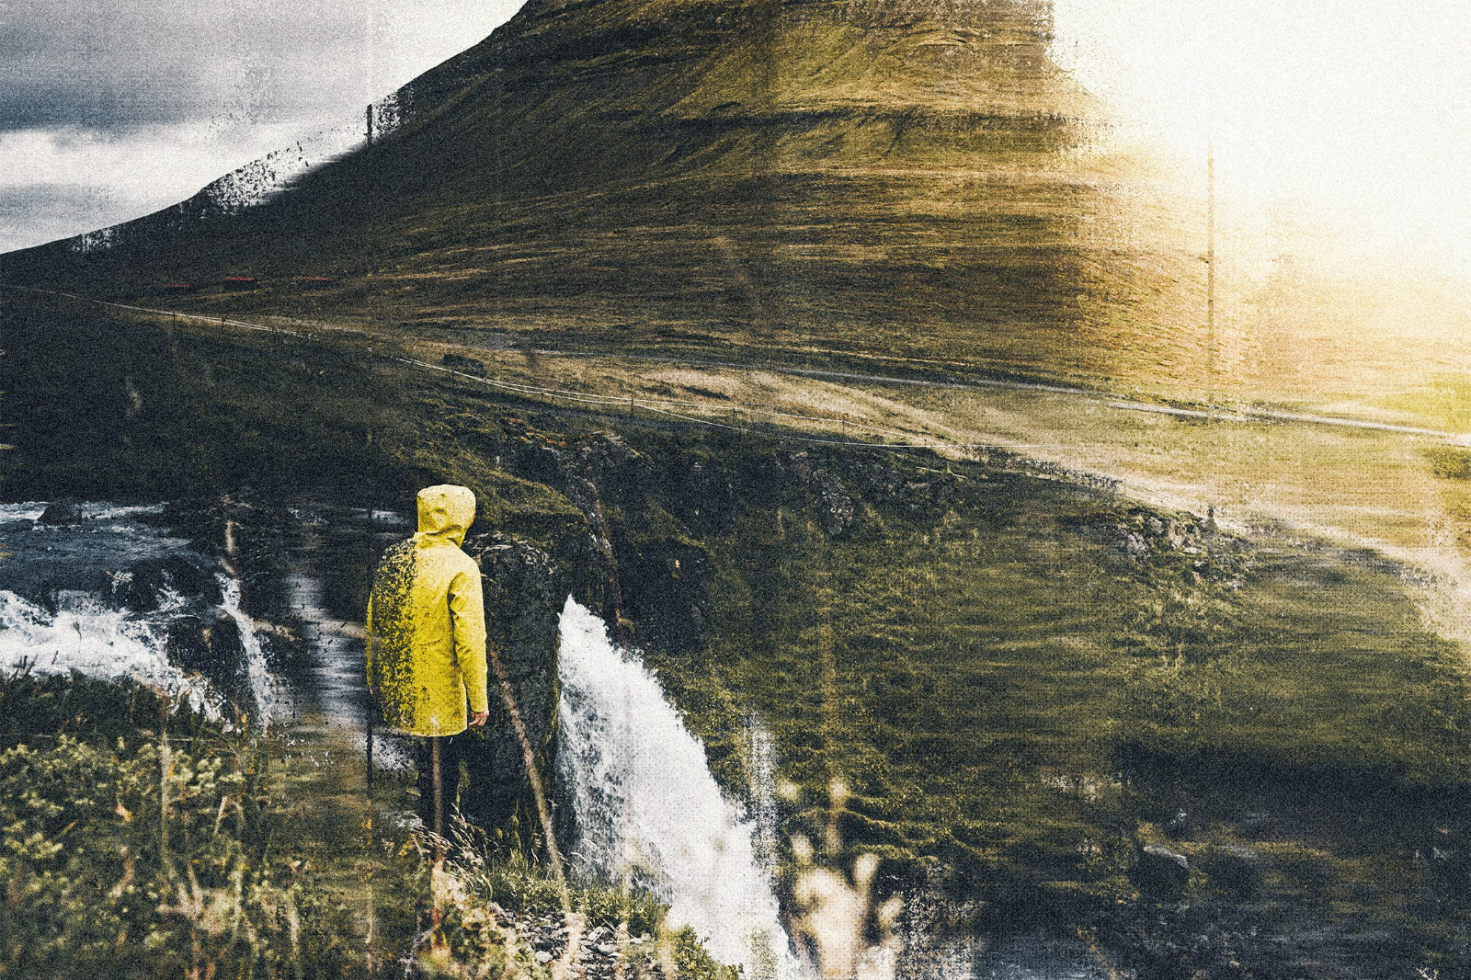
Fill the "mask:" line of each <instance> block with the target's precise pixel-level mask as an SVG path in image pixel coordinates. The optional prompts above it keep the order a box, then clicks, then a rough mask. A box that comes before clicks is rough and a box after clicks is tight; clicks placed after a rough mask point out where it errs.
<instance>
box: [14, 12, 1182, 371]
mask: <svg viewBox="0 0 1471 980" xmlns="http://www.w3.org/2000/svg"><path fill="white" fill-rule="evenodd" d="M1050 43H1051V9H1050V5H1048V4H1046V3H1042V2H1031V0H990V2H971V3H960V2H941V0H922V2H919V0H917V2H908V3H898V4H879V3H872V2H866V0H804V2H793V0H786V2H782V0H596V2H557V0H533V2H531V3H528V4H527V5H526V6H525V7H524V8H523V9H522V10H521V11H520V12H518V13H517V14H516V15H515V17H513V18H512V19H511V21H509V22H508V23H507V24H505V25H503V26H502V28H500V29H499V30H497V31H496V32H495V33H493V34H492V35H491V36H490V37H489V38H487V39H486V40H485V41H482V42H481V43H480V44H478V45H476V46H474V47H472V48H470V49H469V50H467V51H466V52H464V53H462V54H461V55H458V56H456V57H454V58H451V59H449V60H448V61H447V62H445V63H444V64H442V65H440V66H438V67H437V68H435V69H432V70H431V71H429V72H427V73H426V74H425V75H423V76H420V78H418V79H416V80H415V81H413V82H411V83H409V85H407V86H405V87H404V88H403V89H401V90H400V91H399V92H398V93H397V94H396V95H395V96H394V97H393V99H392V102H391V104H392V106H393V107H394V112H395V113H396V115H397V120H396V128H395V129H393V130H392V131H391V132H390V133H388V134H387V135H386V136H384V137H383V138H380V139H376V140H374V141H373V143H372V144H371V145H369V146H366V147H364V148H362V149H360V150H358V151H357V152H354V153H350V154H348V155H347V156H345V157H343V158H342V159H339V160H338V161H336V162H334V163H332V164H330V165H327V166H324V167H321V168H318V169H316V170H314V171H312V172H309V173H307V174H306V175H304V176H303V177H301V178H300V179H299V180H298V181H297V182H296V183H295V184H294V185H293V186H292V187H290V188H289V189H287V190H285V191H283V192H282V193H280V194H279V195H277V196H275V197H274V198H272V199H271V200H268V201H266V202H265V203H264V204H262V205H260V206H258V207H254V208H249V209H246V210H245V211H244V212H242V213H239V214H227V215H219V216H208V215H206V216H205V217H204V218H203V219H202V220H201V219H199V218H197V217H195V216H193V215H186V216H185V219H184V220H176V219H175V218H174V217H172V216H170V215H168V214H164V215H163V216H153V217H151V218H145V219H140V221H137V222H132V223H130V224H128V225H124V226H121V228H119V229H118V232H117V236H116V239H117V241H116V242H115V243H114V244H113V245H112V246H111V247H109V248H107V249H106V250H103V251H101V252H96V253H91V254H88V255H85V256H77V255H74V254H69V253H67V252H66V251H65V249H64V248H59V247H57V246H55V245H53V246H46V247H43V248H42V249H36V250H30V251H29V252H25V253H18V254H14V255H12V256H8V257H7V258H6V262H5V266H6V269H5V274H6V278H7V279H10V280H11V281H17V280H19V281H22V282H26V283H28V284H39V283H42V282H46V281H51V282H57V281H60V282H66V283H68V284H70V285H76V284H77V281H78V279H81V280H83V281H90V282H91V283H92V284H94V286H99V287H101V288H102V290H103V291H105V292H108V293H109V294H110V295H113V296H139V295H144V294H146V293H147V292H149V291H150V289H155V288H156V284H157V283H159V282H161V281H164V280H169V281H179V280H182V281H196V280H197V281H200V282H202V283H209V282H218V281H219V279H220V277H222V276H223V275H226V274H236V275H251V276H256V277H260V278H265V279H277V280H287V279H290V278H292V277H294V276H301V275H306V274H319V273H322V272H327V271H330V272H332V273H333V274H334V275H337V276H340V277H341V278H342V280H343V282H342V283H341V284H340V285H338V286H336V287H334V288H333V289H330V290H326V291H323V292H322V293H321V294H320V295H315V296H314V297H313V303H314V304H316V308H318V309H324V310H327V311H329V312H333V313H337V314H344V315H367V316H374V317H380V318H381V317H389V318H392V319H394V320H395V321H398V322H401V323H405V324H408V325H409V326H410V328H414V325H415V324H421V325H422V323H424V322H428V323H432V324H450V325H452V326H453V327H454V328H455V329H461V330H466V331H471V332H473V331H476V330H487V329H489V330H495V331H498V332H506V331H509V332H511V333H512V334H515V335H525V336H527V337H528V342H530V339H529V338H533V337H534V338H537V340H536V342H539V343H545V342H558V343H563V344H565V343H569V342H577V343H580V344H592V345H594V346H605V345H620V344H630V343H631V344H636V345H640V346H650V345H655V346H657V345H668V344H671V343H688V344H692V345H694V346H697V347H709V346H711V345H719V346H728V345H730V344H736V345H741V346H749V347H751V348H753V350H754V351H755V352H757V353H759V352H760V351H762V350H765V351H768V352H769V351H771V350H776V349H781V350H796V351H807V352H809V353H810V354H811V355H812V356H814V357H816V358H818V359H822V358H830V357H834V356H836V357H843V356H847V355H848V354H852V353H863V352H864V351H868V352H872V351H874V350H879V349H887V350H892V349H894V348H896V347H897V348H899V349H902V350H906V351H910V352H912V353H913V355H914V356H915V357H916V358H920V359H927V360H935V361H941V362H944V363H947V364H951V365H953V366H965V367H976V368H979V369H994V370H1008V371H1016V370H1019V371H1023V372H1027V373H1042V374H1050V375H1058V376H1066V377H1104V378H1106V377H1109V376H1111V375H1113V374H1115V373H1117V369H1116V367H1115V366H1114V365H1113V364H1112V360H1113V359H1114V358H1115V355H1116V353H1117V350H1116V348H1117V346H1118V345H1117V343H1116V342H1115V339H1114V337H1113V335H1114V334H1115V333H1116V332H1117V329H1118V328H1119V326H1120V325H1121V324H1122V325H1123V327H1124V328H1125V330H1126V332H1127V333H1128V334H1129V337H1128V338H1126V341H1127V343H1135V342H1136V341H1137V342H1138V343H1142V344H1144V345H1145V346H1146V347H1149V348H1150V350H1151V351H1153V352H1154V354H1153V355H1152V356H1157V357H1158V358H1160V359H1163V360H1164V361H1166V362H1169V363H1171V364H1174V365H1176V366H1178V365H1179V364H1185V365H1186V367H1187V368H1188V367H1190V366H1191V365H1192V364H1193V362H1194V360H1195V359H1197V356H1196V353H1195V350H1196V347H1197V346H1198V345H1197V344H1196V342H1195V341H1196V338H1195V334H1196V333H1198V329H1197V328H1196V327H1195V326H1194V323H1195V321H1196V320H1197V319H1198V317H1197V315H1196V313H1197V310H1198V307H1199V305H1200V304H1199V299H1200V294H1201V291H1202V289H1201V287H1202V286H1203V281H1202V280H1203V276H1202V274H1201V270H1200V269H1199V268H1198V267H1197V266H1198V263H1196V262H1195V261H1194V257H1193V256H1192V255H1187V254H1186V253H1185V251H1184V250H1182V249H1181V248H1180V247H1179V245H1178V241H1179V240H1180V237H1181V236H1179V235H1178V234H1176V233H1175V231H1174V224H1175V223H1176V222H1177V221H1178V220H1179V215H1177V214H1175V213H1173V212H1172V210H1171V209H1170V208H1169V207H1165V208H1158V207H1156V208H1155V209H1154V211H1153V212H1151V211H1150V210H1149V208H1148V207H1146V208H1144V209H1142V210H1141V209H1140V208H1138V207H1134V206H1133V205H1131V204H1129V203H1128V194H1120V193H1117V192H1116V191H1117V189H1116V187H1115V185H1117V184H1119V182H1120V178H1119V176H1118V175H1117V174H1116V173H1110V172H1109V168H1108V167H1107V166H1106V165H1104V164H1102V163H1101V161H1100V160H1099V159H1097V158H1094V157H1092V156H1090V153H1091V149H1090V148H1091V146H1092V143H1093V140H1094V136H1095V135H1096V131H1097V129H1098V127H1100V126H1102V125H1105V123H1104V113H1103V111H1102V109H1101V107H1100V106H1099V105H1098V104H1097V102H1096V101H1095V100H1094V99H1092V97H1091V96H1089V95H1088V94H1087V93H1086V92H1085V91H1084V90H1083V89H1082V88H1081V87H1080V86H1078V85H1077V84H1076V83H1075V82H1074V81H1073V80H1072V79H1071V78H1070V77H1069V76H1067V75H1066V73H1064V72H1063V71H1062V70H1061V69H1059V68H1058V67H1057V66H1056V65H1054V64H1053V63H1052V62H1051V61H1050V60H1049V58H1048V54H1047V52H1048V45H1049V44H1050ZM1130 208H1132V210H1130ZM1125 212H1127V213H1125ZM1141 229H1143V230H1144V231H1145V233H1144V234H1140V231H1141ZM1161 229H1163V230H1162V231H1161ZM274 299H275V300H277V301H280V300H285V301H287V302H292V303H294V302H295V300H294V299H292V298H289V297H285V296H283V295H279V294H276V295H274ZM216 301H217V300H215V299H211V298H209V297H201V298H200V299H198V300H197V301H196V302H199V303H210V302H216ZM270 301H271V295H270V291H268V290H267V291H262V292H261V293H258V294H256V295H254V296H251V297H243V298H240V297H236V298H231V299H230V300H229V302H230V303H232V304H236V306H238V305H240V304H245V305H246V306H247V307H250V306H253V307H254V308H255V309H260V308H262V307H263V306H266V305H269V302H270Z"/></svg>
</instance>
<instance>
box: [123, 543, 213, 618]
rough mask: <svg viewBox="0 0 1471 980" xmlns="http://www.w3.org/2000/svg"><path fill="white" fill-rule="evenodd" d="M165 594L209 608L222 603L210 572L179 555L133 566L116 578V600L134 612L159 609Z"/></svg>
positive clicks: (152, 559)
mask: <svg viewBox="0 0 1471 980" xmlns="http://www.w3.org/2000/svg"><path fill="white" fill-rule="evenodd" d="M165 591H171V592H176V593H178V594H179V595H180V596H182V597H184V598H185V599H201V600H203V601H204V602H206V603H208V604H210V605H218V604H219V603H220V602H221V601H222V599H223V594H222V593H221V591H220V583H219V580H218V579H217V578H215V576H214V574H213V573H212V572H210V571H209V570H207V569H204V568H201V567H199V566H198V565H194V564H192V563H191V562H190V561H189V560H188V559H186V558H183V557H180V556H178V555H170V556H169V557H167V558H151V559H149V560H147V561H142V562H139V563H138V564H136V565H134V566H133V567H132V568H130V569H129V570H128V572H127V574H126V575H124V576H121V577H119V579H118V587H117V593H116V599H117V601H119V602H120V603H121V604H122V605H123V606H124V608H127V609H130V610H132V611H133V612H151V611H153V610H155V609H157V608H158V607H159V605H160V603H161V599H162V594H163V593H164V592H165Z"/></svg>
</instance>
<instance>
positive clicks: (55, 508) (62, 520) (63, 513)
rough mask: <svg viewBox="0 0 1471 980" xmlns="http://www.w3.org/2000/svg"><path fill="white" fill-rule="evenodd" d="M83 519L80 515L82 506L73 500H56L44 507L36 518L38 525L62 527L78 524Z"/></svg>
mask: <svg viewBox="0 0 1471 980" xmlns="http://www.w3.org/2000/svg"><path fill="white" fill-rule="evenodd" d="M84 519H85V515H84V514H83V513H82V505H81V504H79V503H77V502H76V501H75V500H57V501H54V502H52V503H50V504H48V505H47V506H46V509H45V510H43V511H42V512H41V516H40V517H38V518H36V522H37V523H38V524H51V525H55V526H63V525H68V524H80V523H82V521H83V520H84Z"/></svg>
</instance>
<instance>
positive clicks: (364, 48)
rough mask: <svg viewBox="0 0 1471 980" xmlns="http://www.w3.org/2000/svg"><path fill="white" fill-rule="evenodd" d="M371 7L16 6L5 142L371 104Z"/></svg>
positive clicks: (9, 9) (105, 2)
mask: <svg viewBox="0 0 1471 980" xmlns="http://www.w3.org/2000/svg"><path fill="white" fill-rule="evenodd" d="M368 9H369V8H368V7H367V5H365V4H362V3H358V2H350V0H314V2H312V3H305V4H303V3H293V2H283V0H251V2H245V3H241V2H232V0H203V2H200V0H195V2H187V3H163V2H159V0H89V2H86V3H76V2H58V0H10V2H9V3H7V4H6V5H5V8H4V14H3V15H0V18H3V19H0V66H4V67H3V68H0V130H15V129H24V128H35V127H49V126H61V125H68V126H81V127H85V128H89V129H104V130H111V129H124V128H128V127H133V126H138V125H147V124H154V123H172V122H182V121H186V120H192V119H199V118H216V117H219V116H221V115H223V116H226V117H234V118H237V119H242V120H248V121H251V122H267V123H268V122H276V121H281V120H285V119H291V118H295V117H298V116H301V115H303V114H307V113H317V114H320V113H322V112H323V111H324V110H325V109H328V108H331V107H337V106H343V105H351V104H356V103H358V102H366V101H368V100H369V99H370V98H371V96H372V93H371V89H370V86H371V84H372V79H370V78H369V77H368V74H367V72H366V71H365V70H363V69H361V68H360V69H358V70H354V66H358V65H366V64H368V63H369V61H370V57H369V56H370V51H369V45H370V43H379V42H378V41H377V40H376V39H370V34H369V24H370V23H371V18H370V16H369V14H368Z"/></svg>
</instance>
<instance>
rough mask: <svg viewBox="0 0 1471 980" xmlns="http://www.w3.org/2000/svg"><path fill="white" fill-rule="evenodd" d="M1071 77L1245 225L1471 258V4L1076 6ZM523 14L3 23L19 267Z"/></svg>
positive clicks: (394, 11) (351, 109) (1211, 1)
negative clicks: (25, 251) (25, 257)
mask: <svg viewBox="0 0 1471 980" xmlns="http://www.w3.org/2000/svg"><path fill="white" fill-rule="evenodd" d="M1055 5H1056V13H1057V27H1058V40H1057V46H1056V56H1057V57H1058V58H1059V60H1061V61H1062V62H1063V63H1064V64H1065V65H1067V66H1068V67H1069V68H1070V69H1071V70H1073V71H1074V72H1076V73H1077V74H1078V75H1079V76H1080V77H1081V78H1082V79H1083V80H1084V81H1085V83H1086V84H1088V85H1089V87H1091V88H1093V89H1095V90H1096V91H1098V92H1099V93H1100V94H1102V95H1104V96H1105V97H1106V98H1107V99H1108V100H1109V101H1110V102H1111V103H1112V104H1113V105H1115V106H1116V107H1117V108H1118V109H1119V110H1120V112H1121V113H1122V114H1123V115H1124V116H1125V117H1126V118H1128V119H1129V120H1131V124H1132V125H1137V126H1138V127H1139V128H1140V130H1141V132H1147V133H1149V134H1151V136H1152V137H1154V138H1157V140H1158V142H1159V143H1160V145H1161V146H1162V147H1164V148H1165V150H1166V152H1168V153H1173V154H1175V155H1177V156H1178V157H1179V159H1180V160H1181V161H1182V162H1183V164H1184V166H1185V167H1186V168H1187V169H1189V168H1192V167H1193V168H1196V169H1198V170H1201V171H1203V159H1204V154H1205V147H1206V145H1207V142H1208V141H1212V140H1213V141H1214V144H1215V147H1216V157H1217V163H1218V173H1219V180H1220V188H1221V192H1222V195H1223V198H1224V205H1223V206H1224V207H1225V208H1226V209H1227V210H1228V211H1229V210H1230V209H1232V208H1233V207H1234V208H1235V209H1236V211H1237V212H1238V213H1247V212H1252V211H1263V210H1266V209H1270V208H1272V207H1274V206H1276V205H1277V204H1279V203H1281V202H1303V201H1306V202H1309V203H1310V205H1311V207H1313V208H1316V209H1317V210H1318V211H1320V212H1321V213H1323V214H1325V215H1329V216H1332V217H1333V218H1334V219H1335V220H1340V221H1342V222H1343V223H1345V224H1350V225H1355V226H1357V227H1358V228H1359V229H1360V230H1361V232H1362V234H1364V235H1365V236H1367V237H1374V238H1381V239H1383V240H1385V241H1392V242H1395V243H1397V244H1398V245H1399V246H1401V247H1411V248H1416V249H1421V250H1425V251H1430V252H1434V253H1436V254H1438V255H1443V256H1444V257H1445V260H1446V261H1447V262H1448V263H1449V264H1450V266H1452V267H1454V268H1458V269H1459V270H1460V271H1461V272H1463V273H1465V272H1466V271H1467V268H1468V266H1467V255H1468V254H1471V194H1468V192H1467V188H1468V187H1471V55H1467V54H1466V51H1467V50H1471V44H1468V42H1471V4H1468V3H1466V2H1465V0H1416V2H1415V3H1413V4H1392V3H1386V2H1384V0H1293V2H1291V3H1282V2H1281V0H1055ZM519 6H520V0H310V2H301V0H168V2H163V0H0V251H4V250H8V249H10V248H15V247H20V246H23V245H29V244H35V243H38V242H42V241H46V240H49V239H52V238H56V237H60V236H63V235H69V234H74V233H77V232H80V231H85V230H89V229H92V228H97V227H100V226H103V225H107V224H110V223H113V222H116V221H120V220H123V219H126V218H130V217H134V216H137V215H139V214H144V213H147V212H148V211H151V210H155V209H157V208H159V207H163V206H165V205H167V204H170V203H173V202H174V201H177V200H180V199H182V198H184V197H187V196H188V195H189V194H191V193H193V192H194V191H195V190H197V189H199V188H200V187H201V186H203V185H204V184H206V183H208V182H209V181H210V180H212V179H214V178H215V177H218V176H220V175H222V174H224V173H226V172H228V171H230V170H231V169H233V168H234V167H236V166H238V165H240V164H242V163H245V162H247V161H249V160H251V159H254V158H256V157H258V156H261V155H263V154H264V153H266V152H268V151H270V150H273V149H277V148H280V147H283V146H286V145H287V144H289V143H290V142H291V141H292V140H294V139H295V138H297V137H299V136H303V135H309V134H310V133H312V132H314V131H316V130H319V129H322V128H325V127H328V126H330V125H333V124H340V123H345V122H350V121H352V120H355V119H357V118H359V117H360V113H361V111H362V106H364V105H366V104H367V103H368V102H370V101H373V100H374V99H377V98H379V97H381V96H383V95H385V94H387V93H388V92H390V91H392V90H393V89H394V88H396V87H398V86H399V85H400V84H402V83H403V82H405V81H407V80H409V79H410V78H412V77H413V76H415V75H417V74H418V73H419V72H421V71H423V70H425V69H427V68H429V67H431V66H432V65H434V64H437V63H438V62H439V61H442V60H443V59H444V58H447V57H449V56H450V55H452V54H454V53H456V52H458V51H460V50H463V49H464V48H466V47H469V46H470V45H472V44H474V43H475V42H477V41H479V40H480V39H481V38H483V37H485V36H486V35H487V34H489V33H490V32H491V30H493V29H494V28H495V27H496V26H497V25H499V24H500V23H501V22H503V21H504V20H505V19H507V18H508V17H509V16H510V15H511V14H512V13H513V12H514V11H515V9H516V8H517V7H519Z"/></svg>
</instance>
